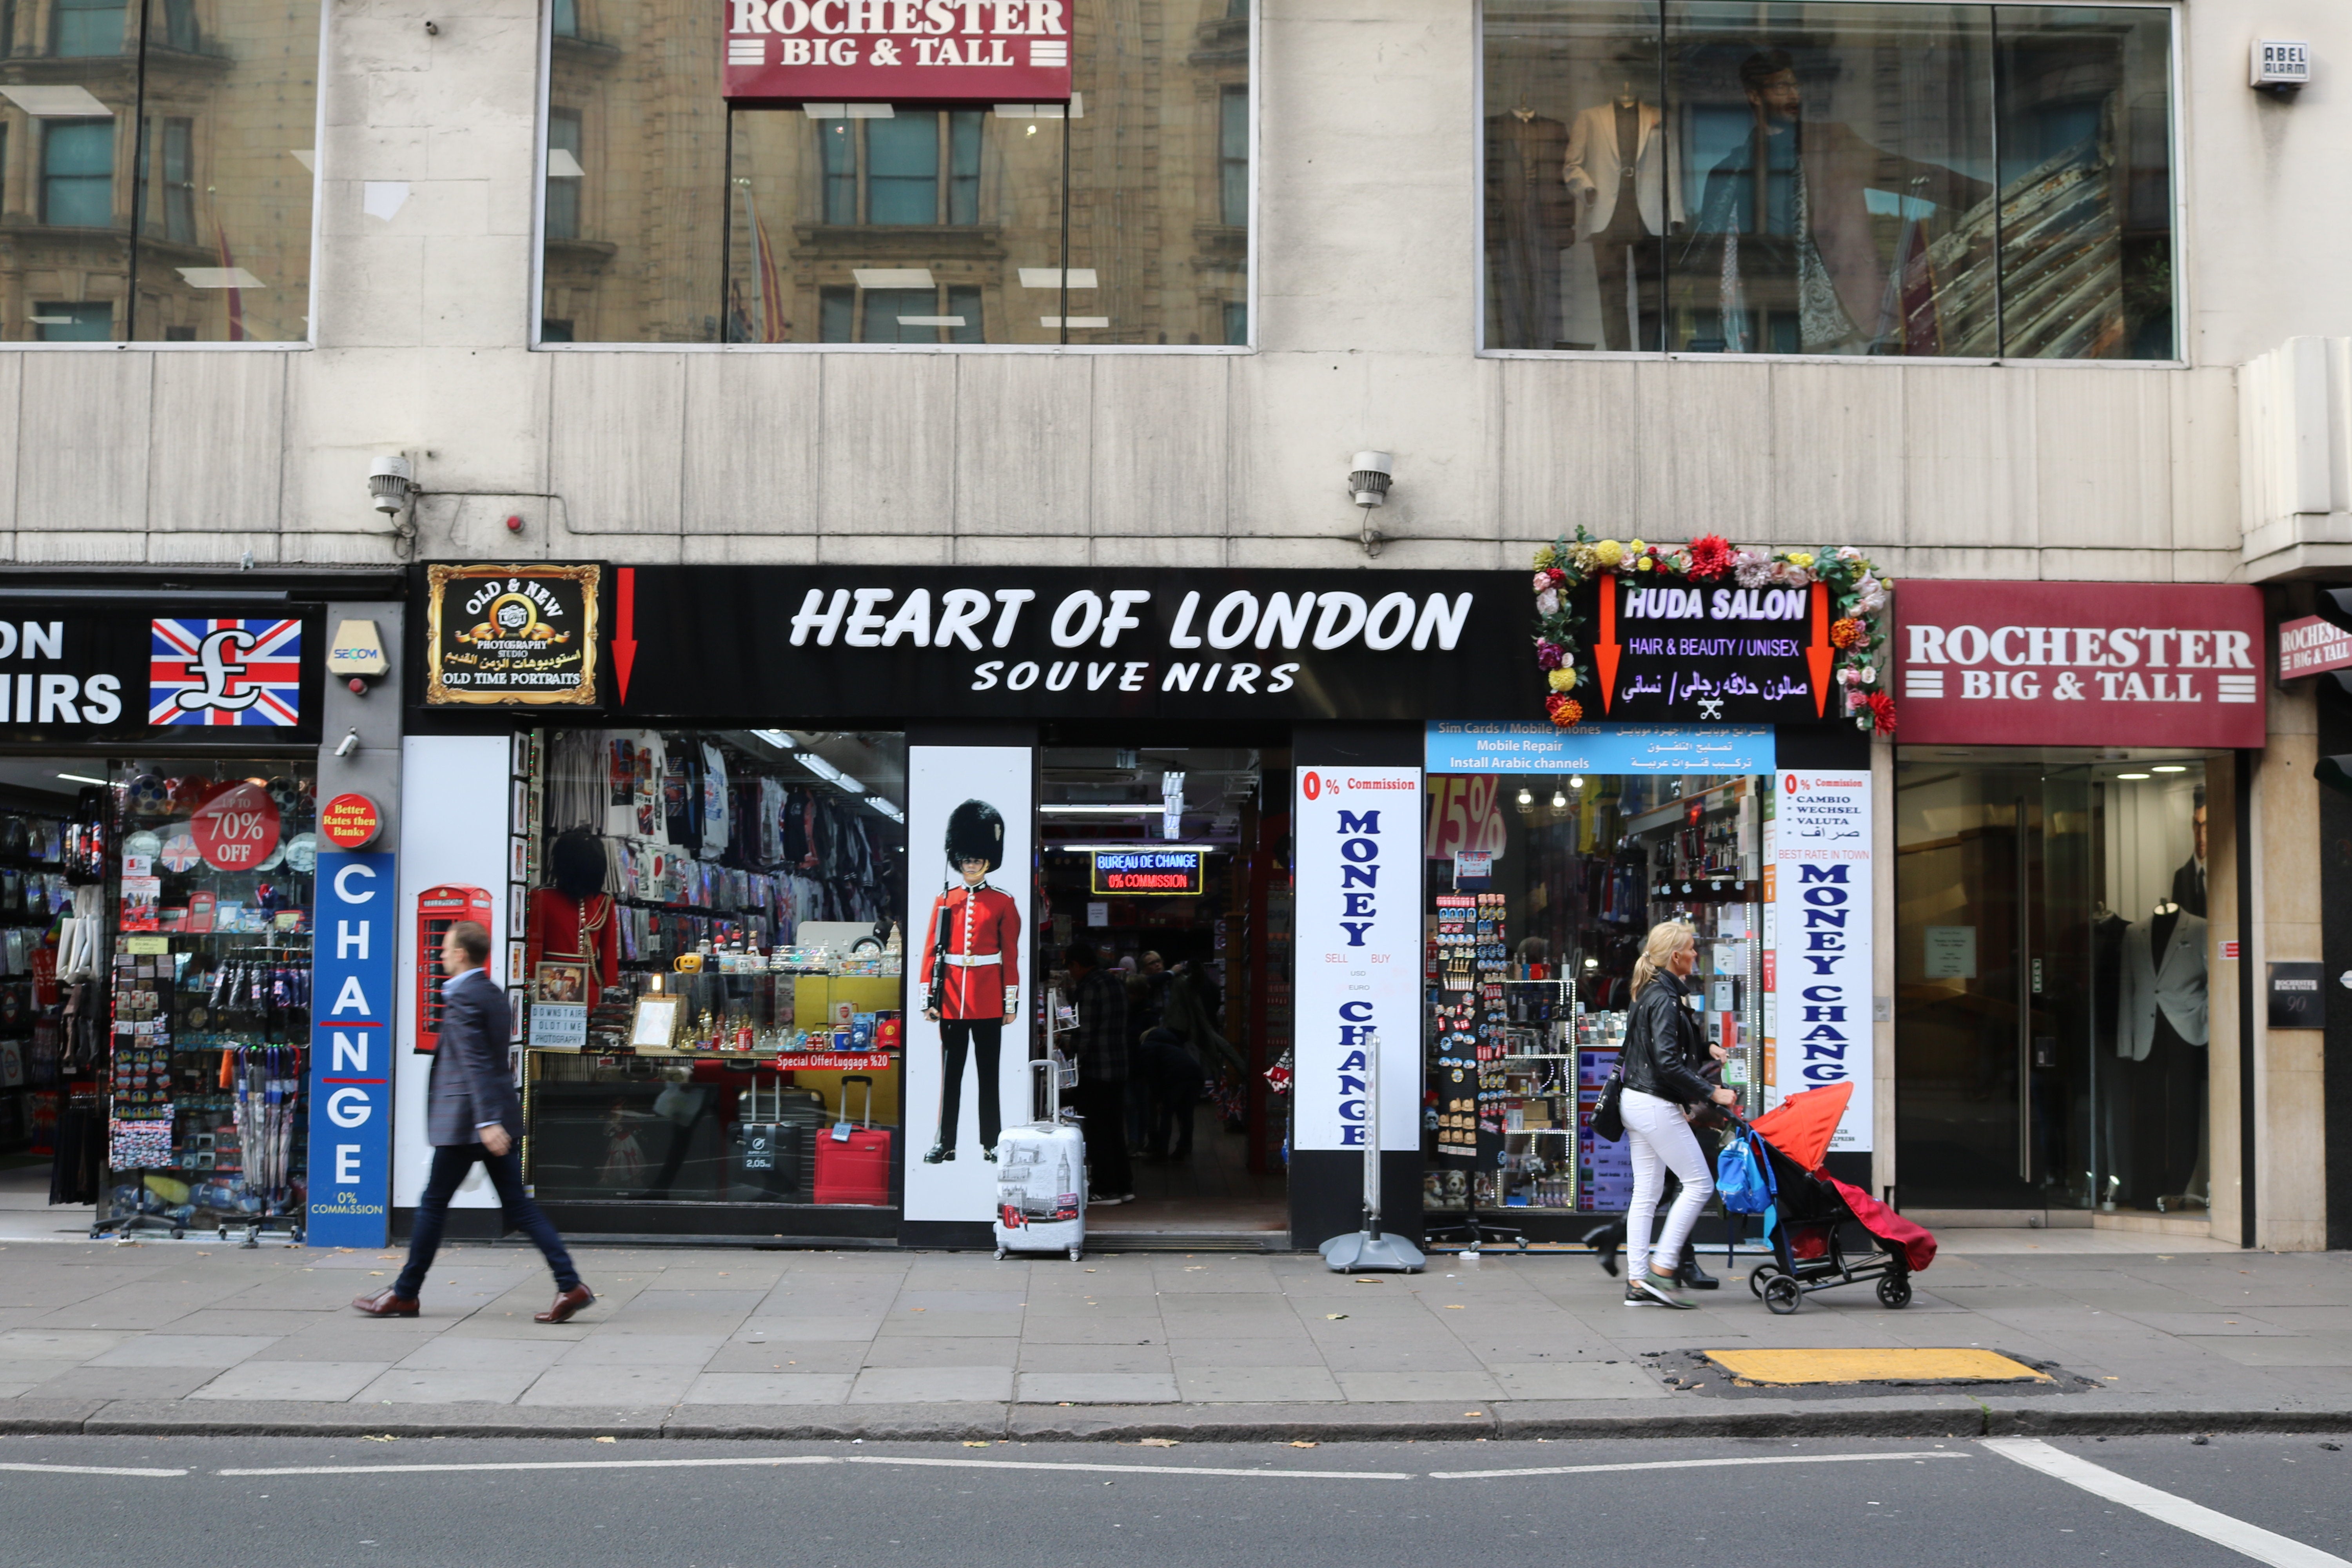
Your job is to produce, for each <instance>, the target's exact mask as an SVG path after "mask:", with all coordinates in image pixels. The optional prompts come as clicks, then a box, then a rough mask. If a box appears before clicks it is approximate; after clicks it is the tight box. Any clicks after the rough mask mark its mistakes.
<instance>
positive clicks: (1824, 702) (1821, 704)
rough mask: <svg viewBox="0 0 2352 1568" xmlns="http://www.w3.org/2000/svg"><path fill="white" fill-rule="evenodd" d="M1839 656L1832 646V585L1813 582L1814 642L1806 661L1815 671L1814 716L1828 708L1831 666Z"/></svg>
mask: <svg viewBox="0 0 2352 1568" xmlns="http://www.w3.org/2000/svg"><path fill="white" fill-rule="evenodd" d="M1836 658H1837V650H1836V649H1835V648H1832V647H1830V585H1829V584H1827V583H1815V584H1813V643H1812V646H1811V647H1809V648H1807V649H1806V650H1805V663H1806V664H1807V665H1809V666H1811V668H1812V672H1813V717H1814V718H1816V719H1819V718H1821V717H1822V714H1823V713H1824V712H1825V711H1826V710H1828V707H1829V700H1830V666H1831V664H1832V663H1833V662H1835V660H1836Z"/></svg>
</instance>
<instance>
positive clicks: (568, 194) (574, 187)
mask: <svg viewBox="0 0 2352 1568" xmlns="http://www.w3.org/2000/svg"><path fill="white" fill-rule="evenodd" d="M580 149H581V140H580V111H579V110H576V109H551V110H548V111H547V237H548V238H550V239H578V238H579V237H580V192H581V188H582V187H583V185H585V184H587V178H586V174H587V171H586V169H585V168H584V167H583V165H582V163H581V162H580Z"/></svg>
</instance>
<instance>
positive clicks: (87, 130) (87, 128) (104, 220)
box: [41, 120, 114, 228]
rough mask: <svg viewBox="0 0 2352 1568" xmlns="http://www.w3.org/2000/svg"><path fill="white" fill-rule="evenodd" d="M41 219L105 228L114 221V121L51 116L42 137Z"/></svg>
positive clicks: (62, 224) (55, 223) (66, 225)
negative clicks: (56, 118) (66, 118)
mask: <svg viewBox="0 0 2352 1568" xmlns="http://www.w3.org/2000/svg"><path fill="white" fill-rule="evenodd" d="M41 221H42V222H43V223H46V224H49V225H52V226H57V227H60V228H104V227H106V226H109V225H110V224H111V223H113V221H114V121H111V120H52V121H47V122H46V124H45V126H44V129H43V132H42V136H41Z"/></svg>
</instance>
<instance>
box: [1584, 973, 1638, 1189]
mask: <svg viewBox="0 0 2352 1568" xmlns="http://www.w3.org/2000/svg"><path fill="white" fill-rule="evenodd" d="M1624 1048H1625V1015H1624V1014H1622V1013H1587V1014H1585V1015H1583V1016H1581V1017H1580V1018H1578V1019H1577V1020H1576V1206H1577V1207H1578V1208H1579V1209H1581V1210H1583V1211H1584V1212H1586V1213H1588V1214H1622V1213H1623V1212H1624V1209H1625V1205H1628V1204H1630V1203H1632V1202H1633V1145H1631V1144H1630V1143H1628V1142H1626V1141H1625V1140H1624V1139H1622V1138H1620V1139H1617V1140H1616V1141H1614V1142H1611V1141H1610V1140H1608V1139H1605V1138H1602V1137H1601V1136H1599V1135H1598V1134H1596V1133H1595V1132H1594V1131H1592V1111H1593V1108H1594V1107H1596V1106H1597V1105H1599V1104H1600V1103H1601V1086H1602V1085H1603V1084H1606V1083H1607V1082H1608V1081H1609V1075H1610V1074H1611V1073H1613V1072H1615V1071H1616V1070H1617V1063H1618V1060H1619V1058H1620V1056H1621V1055H1622V1052H1623V1051H1624Z"/></svg>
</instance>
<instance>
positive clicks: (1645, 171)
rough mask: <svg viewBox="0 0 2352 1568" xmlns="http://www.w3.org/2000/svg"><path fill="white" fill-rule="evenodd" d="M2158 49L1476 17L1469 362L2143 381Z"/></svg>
mask: <svg viewBox="0 0 2352 1568" xmlns="http://www.w3.org/2000/svg"><path fill="white" fill-rule="evenodd" d="M2171 28H2172V14H2171V13H2170V12H2169V11H2168V10H2162V9H2154V8H2145V7H2124V6H2095V5H2093V6H2083V5H2068V6H2051V5H1908V4H1898V5H1887V4H1837V5H1818V6H1809V7H1806V8H1805V10H1804V13H1803V16H1802V17H1801V18H1800V17H1798V16H1795V15H1794V14H1793V13H1792V14H1790V16H1787V17H1785V18H1783V17H1781V16H1780V14H1779V13H1778V12H1772V13H1759V12H1758V11H1757V9H1756V8H1755V7H1753V6H1750V5H1735V4H1727V3H1723V0H1665V3H1664V4H1661V3H1659V0H1616V3H1614V4H1588V3H1586V0H1492V3H1491V4H1489V5H1488V6H1487V10H1486V83H1487V87H1486V93H1487V101H1486V191H1485V203H1486V280H1485V281H1486V332H1485V342H1486V346H1487V347H1488V348H1492V349H1513V350H1527V349H1536V350H1545V349H1564V350H1606V351H1613V352H1628V351H1634V352H1652V353H1655V352H1670V353H1802V354H1831V355H1844V356H1907V357H1944V358H1985V359H1990V358H2013V359H2110V360H2112V359H2137V360H2151V359H2152V360H2162V359H2169V358H2172V357H2173V356H2174V355H2175V354H2176V353H2178V348H2177V346H2176V341H2175V333H2174V325H2173V317H2174V311H2173V265H2172V255H2173V237H2172V201H2171V191H2172V174H2171V136H2172V109H2171V80H2172V62H2171Z"/></svg>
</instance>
